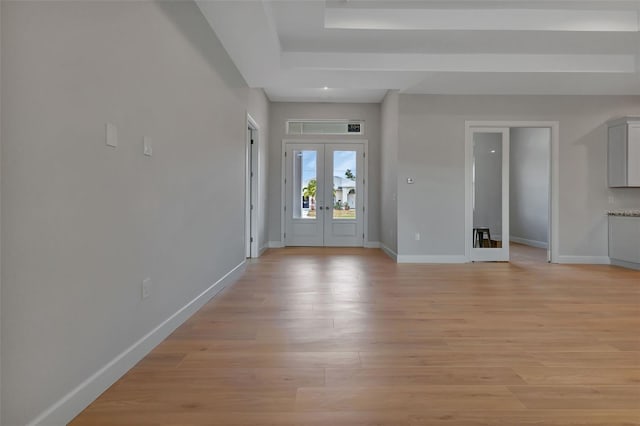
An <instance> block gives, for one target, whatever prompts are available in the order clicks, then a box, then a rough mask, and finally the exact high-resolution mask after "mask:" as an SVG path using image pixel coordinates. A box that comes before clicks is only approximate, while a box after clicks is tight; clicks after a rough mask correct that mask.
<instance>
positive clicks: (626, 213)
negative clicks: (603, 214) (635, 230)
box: [607, 209, 640, 217]
mask: <svg viewBox="0 0 640 426" xmlns="http://www.w3.org/2000/svg"><path fill="white" fill-rule="evenodd" d="M607 214H608V215H609V216H627V217H640V209H638V210H610V211H608V212H607Z"/></svg>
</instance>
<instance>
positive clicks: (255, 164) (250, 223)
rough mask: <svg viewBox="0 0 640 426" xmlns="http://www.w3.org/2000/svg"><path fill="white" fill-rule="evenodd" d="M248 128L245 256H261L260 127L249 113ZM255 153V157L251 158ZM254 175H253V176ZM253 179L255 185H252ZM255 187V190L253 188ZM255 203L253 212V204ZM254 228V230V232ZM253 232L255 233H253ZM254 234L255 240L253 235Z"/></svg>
mask: <svg viewBox="0 0 640 426" xmlns="http://www.w3.org/2000/svg"><path fill="white" fill-rule="evenodd" d="M246 129H247V130H248V129H251V130H252V133H253V152H252V147H251V138H250V137H249V132H248V131H247V142H246V153H245V156H246V158H245V172H246V173H245V248H246V249H245V257H251V258H256V257H259V256H260V244H259V243H260V242H259V241H258V240H259V239H260V236H259V234H260V232H259V229H258V224H259V223H260V221H259V220H258V218H259V216H260V214H261V212H260V210H261V209H260V208H259V206H258V202H259V200H260V197H259V193H260V148H259V147H260V145H259V144H260V127H259V126H258V123H257V122H256V120H254V119H253V117H251V115H250V114H249V113H247V126H246ZM251 155H253V158H251ZM252 176H253V177H252ZM251 179H253V185H251ZM252 187H253V191H252V190H251V188H252ZM252 205H253V212H252V211H251V206H252ZM252 230H253V232H252ZM252 233H253V235H251V234H252ZM252 236H253V241H251V237H252Z"/></svg>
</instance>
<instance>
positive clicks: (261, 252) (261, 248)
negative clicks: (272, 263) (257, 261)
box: [258, 243, 269, 257]
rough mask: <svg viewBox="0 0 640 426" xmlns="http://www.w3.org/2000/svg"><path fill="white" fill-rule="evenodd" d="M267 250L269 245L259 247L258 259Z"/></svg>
mask: <svg viewBox="0 0 640 426" xmlns="http://www.w3.org/2000/svg"><path fill="white" fill-rule="evenodd" d="M268 248H269V243H267V244H265V245H263V246H262V247H260V250H258V257H260V256H262V255H263V254H264V252H265V251H267V249H268Z"/></svg>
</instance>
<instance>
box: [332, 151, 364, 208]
mask: <svg viewBox="0 0 640 426" xmlns="http://www.w3.org/2000/svg"><path fill="white" fill-rule="evenodd" d="M356 154H357V153H356V151H334V152H333V218H334V219H345V220H355V219H356V215H357V209H356V197H357V194H356V178H357V173H358V170H357V157H356Z"/></svg>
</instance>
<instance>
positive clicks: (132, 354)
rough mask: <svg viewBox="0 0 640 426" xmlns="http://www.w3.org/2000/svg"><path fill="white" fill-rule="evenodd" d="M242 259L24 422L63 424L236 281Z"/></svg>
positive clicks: (242, 267) (242, 270)
mask: <svg viewBox="0 0 640 426" xmlns="http://www.w3.org/2000/svg"><path fill="white" fill-rule="evenodd" d="M245 266H246V261H242V263H240V264H239V265H238V266H236V267H235V268H233V269H232V270H231V271H230V272H228V273H227V274H226V275H225V276H223V277H222V278H220V279H219V280H218V281H216V282H215V283H214V284H213V285H211V286H210V287H209V288H208V289H206V290H205V291H203V292H202V293H200V294H199V295H198V296H197V297H196V298H195V299H193V300H192V301H191V302H189V303H187V304H186V305H185V306H183V307H182V308H180V309H179V310H178V311H177V312H176V313H174V314H173V315H171V316H170V317H169V318H167V319H166V320H164V321H163V322H162V323H161V324H160V325H158V326H157V327H156V328H154V329H153V330H151V331H150V332H149V333H147V334H146V335H145V336H144V337H142V338H141V339H140V340H138V341H137V342H136V343H134V344H133V345H131V346H130V347H129V348H128V349H126V350H125V351H124V352H122V353H120V355H118V356H117V357H115V358H114V359H113V360H112V361H111V362H109V363H108V364H107V365H105V366H104V367H102V368H101V369H100V370H98V371H96V372H95V373H94V374H93V375H92V376H91V377H89V378H88V379H87V380H85V381H84V382H82V383H81V384H80V385H78V386H77V387H76V388H75V389H73V390H72V391H71V392H69V393H68V394H67V395H65V396H64V397H63V398H62V399H60V400H59V401H58V402H56V403H55V404H53V405H52V406H51V407H49V408H47V409H46V410H45V411H44V412H42V414H40V415H39V416H38V417H36V418H35V419H34V420H33V421H31V422H30V423H28V426H35V425H47V426H51V425H66V424H67V423H69V422H70V421H71V420H72V419H73V418H74V417H75V416H77V415H78V414H79V413H80V412H81V411H82V410H84V409H85V408H86V407H87V406H88V405H89V404H91V402H93V401H94V400H95V399H96V398H97V397H98V396H100V394H102V393H103V392H104V391H105V390H107V388H109V386H111V385H112V384H113V383H115V382H116V381H117V380H118V379H119V378H120V377H122V376H123V375H124V374H125V373H126V372H127V371H129V370H130V369H131V368H132V367H133V366H134V365H136V364H137V363H138V361H140V360H141V359H142V358H144V357H145V356H146V355H147V354H148V353H149V352H151V350H152V349H153V348H155V347H156V346H157V345H158V344H160V343H161V342H162V341H163V340H164V339H166V338H167V336H169V335H170V334H171V333H172V332H173V331H174V330H175V329H176V328H178V327H179V326H180V325H181V324H182V323H184V322H185V321H186V320H187V319H189V317H191V315H193V314H194V313H195V312H196V311H197V310H198V309H200V308H201V307H202V306H203V305H204V304H205V303H207V302H208V301H209V300H210V299H211V298H212V297H213V296H215V295H216V293H218V292H219V291H220V290H222V289H224V288H225V287H226V286H228V285H229V284H231V283H233V282H234V281H236V280H237V279H238V278H239V277H240V275H242V273H243V272H244V269H245Z"/></svg>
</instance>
